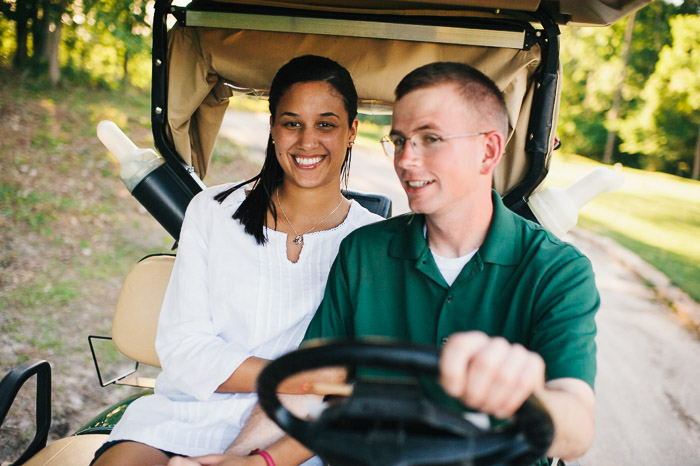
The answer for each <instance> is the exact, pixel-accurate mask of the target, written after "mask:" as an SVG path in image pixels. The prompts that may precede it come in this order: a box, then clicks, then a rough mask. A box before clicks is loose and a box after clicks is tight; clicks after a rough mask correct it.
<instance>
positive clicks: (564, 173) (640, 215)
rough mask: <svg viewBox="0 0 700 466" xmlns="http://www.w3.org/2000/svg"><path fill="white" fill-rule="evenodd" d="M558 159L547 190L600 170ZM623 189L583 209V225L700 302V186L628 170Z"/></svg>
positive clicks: (570, 159)
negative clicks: (621, 248)
mask: <svg viewBox="0 0 700 466" xmlns="http://www.w3.org/2000/svg"><path fill="white" fill-rule="evenodd" d="M598 165H599V164H597V163H596V162H593V161H591V160H589V159H585V158H583V157H578V156H574V155H568V154H558V153H557V154H556V155H555V157H554V158H553V160H552V166H551V170H550V175H549V176H548V178H547V183H546V185H548V186H556V187H564V186H567V185H568V184H570V183H571V182H573V181H574V180H576V179H577V178H579V177H580V176H582V174H585V173H587V172H588V171H589V170H592V169H593V168H595V167H596V166H598ZM623 175H624V177H625V183H624V184H623V185H622V187H621V188H620V189H619V190H618V191H616V192H614V193H610V194H604V195H601V196H599V197H598V198H596V199H594V200H593V201H591V202H590V203H589V204H587V205H586V206H584V207H583V209H582V210H581V212H580V214H579V225H580V226H581V227H583V228H585V229H587V230H590V231H593V232H595V233H598V234H601V235H604V236H607V237H609V238H612V239H614V240H615V241H617V242H618V243H619V244H621V245H622V246H624V247H626V248H627V249H630V250H631V251H633V252H634V253H636V254H637V255H639V256H640V257H641V258H642V259H644V260H645V261H646V262H648V263H649V264H651V265H653V266H654V267H656V268H657V269H659V270H660V271H661V272H663V273H664V274H666V276H668V277H669V279H670V280H671V282H672V283H673V284H674V285H676V286H678V287H679V288H681V289H682V290H684V291H685V292H686V293H688V294H689V295H690V296H691V297H692V298H693V299H694V300H696V301H700V182H698V181H692V180H688V179H685V178H679V177H677V176H673V175H667V174H663V173H653V172H646V171H642V170H636V169H632V168H624V169H623Z"/></svg>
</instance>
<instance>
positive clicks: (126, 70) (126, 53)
mask: <svg viewBox="0 0 700 466" xmlns="http://www.w3.org/2000/svg"><path fill="white" fill-rule="evenodd" d="M127 87H129V51H128V50H124V75H123V78H122V89H126V88H127Z"/></svg>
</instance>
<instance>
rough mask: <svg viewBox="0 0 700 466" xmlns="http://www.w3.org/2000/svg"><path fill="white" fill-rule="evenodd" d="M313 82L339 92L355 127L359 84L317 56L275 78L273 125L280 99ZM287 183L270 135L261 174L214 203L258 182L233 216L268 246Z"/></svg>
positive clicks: (346, 168)
mask: <svg viewBox="0 0 700 466" xmlns="http://www.w3.org/2000/svg"><path fill="white" fill-rule="evenodd" d="M312 81H325V82H327V83H328V84H330V85H331V86H333V88H334V89H335V90H336V91H338V93H339V94H340V96H341V97H342V99H343V103H344V104H345V110H346V111H347V112H348V124H349V125H350V126H352V122H353V121H354V120H355V118H356V117H357V91H356V90H355V83H354V82H353V80H352V77H351V76H350V73H349V72H348V70H346V69H345V68H343V67H342V66H341V65H340V64H338V63H336V62H335V61H333V60H331V59H330V58H325V57H319V56H316V55H304V56H301V57H297V58H293V59H292V60H290V61H289V62H288V63H287V64H285V65H283V66H282V67H281V68H280V69H279V70H278V71H277V74H275V77H274V78H273V80H272V84H271V85H270V97H269V102H270V115H272V123H273V124H274V119H275V113H276V111H277V106H278V105H279V102H280V99H281V98H282V96H283V95H284V94H285V93H286V92H287V90H289V88H290V87H292V86H293V85H294V84H297V83H304V82H312ZM350 155H351V149H350V148H348V150H347V152H346V153H345V160H344V161H343V165H342V169H341V178H342V180H343V182H344V184H345V187H346V188H347V182H348V172H349V171H350V170H349V168H350ZM283 179H284V172H283V171H282V167H281V166H280V164H279V162H278V161H277V156H276V155H275V146H274V144H273V143H272V136H271V135H268V138H267V150H266V151H265V162H264V163H263V167H262V169H261V170H260V173H258V174H257V175H256V176H254V177H253V178H251V179H249V180H247V181H244V182H243V183H239V184H237V185H236V186H234V187H232V188H230V189H227V190H226V191H223V192H221V193H219V194H217V195H216V196H214V200H216V201H218V202H219V203H221V202H223V201H224V199H226V198H227V197H228V196H229V195H230V194H231V193H232V192H234V191H235V190H237V189H239V188H240V187H242V186H245V185H247V184H248V183H251V182H255V184H254V185H253V189H252V190H251V191H250V193H249V194H248V197H246V199H245V200H244V201H243V203H242V204H241V205H240V207H238V209H237V210H236V212H235V213H234V214H233V218H235V219H238V220H240V222H241V223H242V224H243V225H244V226H245V231H246V233H248V234H250V235H253V236H254V237H255V240H256V241H257V243H258V244H265V242H266V241H267V237H266V235H265V226H266V222H267V209H268V208H272V216H273V218H274V219H275V224H276V223H277V209H276V207H275V204H274V202H272V193H273V192H274V191H275V189H276V188H277V186H279V185H280V184H281V183H282V180H283Z"/></svg>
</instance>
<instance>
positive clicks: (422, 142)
mask: <svg viewBox="0 0 700 466" xmlns="http://www.w3.org/2000/svg"><path fill="white" fill-rule="evenodd" d="M486 133H488V131H480V132H475V133H464V134H449V135H446V136H440V135H438V134H435V133H432V132H430V131H417V132H415V133H413V134H412V135H411V136H409V137H408V138H406V137H404V136H400V135H398V134H390V135H387V136H384V137H383V138H382V141H381V142H382V149H384V153H385V154H386V155H387V156H388V157H389V158H393V157H394V156H395V155H399V156H401V154H403V151H404V149H405V148H406V140H407V139H408V140H409V141H410V142H411V146H413V150H415V151H417V152H418V153H420V154H421V155H431V154H434V153H435V152H437V151H438V149H439V148H440V146H441V145H442V143H443V142H444V141H445V140H447V139H455V138H466V137H470V136H479V135H481V134H486Z"/></svg>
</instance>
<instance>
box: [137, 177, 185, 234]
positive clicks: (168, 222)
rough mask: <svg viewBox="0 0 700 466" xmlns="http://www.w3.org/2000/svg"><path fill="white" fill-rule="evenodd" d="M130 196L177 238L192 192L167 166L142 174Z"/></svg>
mask: <svg viewBox="0 0 700 466" xmlns="http://www.w3.org/2000/svg"><path fill="white" fill-rule="evenodd" d="M131 194H132V195H133V196H134V197H135V198H136V199H137V200H138V201H139V202H140V203H141V205H143V206H144V207H145V208H146V210H147V211H148V212H149V213H150V214H151V215H152V216H153V218H155V219H156V220H157V221H158V223H160V224H161V225H162V226H163V228H165V230H166V231H167V232H168V233H170V235H171V236H172V237H173V238H175V240H178V239H179V238H180V228H181V227H182V221H183V219H184V218H185V210H187V205H188V204H189V203H190V201H191V200H192V198H193V197H194V193H192V192H191V191H190V190H189V189H188V188H187V187H186V186H185V185H184V183H182V182H181V181H180V179H179V178H177V177H176V176H175V173H173V171H172V169H171V168H170V167H169V166H168V165H167V164H162V165H160V166H159V167H158V168H156V169H155V170H153V171H152V172H150V173H149V174H148V175H146V176H145V177H144V179H143V180H141V181H140V182H139V183H138V184H137V185H136V186H135V187H134V189H133V191H131Z"/></svg>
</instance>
